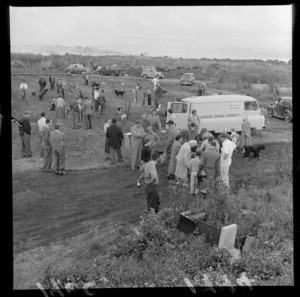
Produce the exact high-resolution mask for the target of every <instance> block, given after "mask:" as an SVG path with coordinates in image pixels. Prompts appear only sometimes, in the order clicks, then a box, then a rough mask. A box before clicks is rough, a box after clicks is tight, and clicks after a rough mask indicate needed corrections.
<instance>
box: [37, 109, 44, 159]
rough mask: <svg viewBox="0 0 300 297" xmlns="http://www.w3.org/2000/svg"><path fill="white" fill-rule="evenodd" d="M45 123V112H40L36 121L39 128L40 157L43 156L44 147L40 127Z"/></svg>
mask: <svg viewBox="0 0 300 297" xmlns="http://www.w3.org/2000/svg"><path fill="white" fill-rule="evenodd" d="M45 124H46V114H45V113H44V112H42V113H41V117H40V119H39V120H38V121H37V126H38V128H39V138H40V158H43V156H44V149H43V146H42V142H43V138H42V128H43V126H44V125H45Z"/></svg>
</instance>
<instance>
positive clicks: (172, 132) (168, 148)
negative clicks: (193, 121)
mask: <svg viewBox="0 0 300 297" xmlns="http://www.w3.org/2000/svg"><path fill="white" fill-rule="evenodd" d="M167 125H168V126H169V131H168V138H167V142H166V146H165V149H164V153H165V154H166V159H170V156H171V151H172V145H173V142H174V140H175V137H176V136H177V135H178V134H179V133H180V131H179V130H178V128H177V127H176V125H175V123H174V122H173V121H172V120H169V121H168V122H167Z"/></svg>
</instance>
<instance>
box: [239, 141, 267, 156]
mask: <svg viewBox="0 0 300 297" xmlns="http://www.w3.org/2000/svg"><path fill="white" fill-rule="evenodd" d="M244 148H245V154H244V158H249V156H250V153H253V158H257V159H258V158H259V153H260V151H262V150H265V146H264V145H263V144H255V145H244Z"/></svg>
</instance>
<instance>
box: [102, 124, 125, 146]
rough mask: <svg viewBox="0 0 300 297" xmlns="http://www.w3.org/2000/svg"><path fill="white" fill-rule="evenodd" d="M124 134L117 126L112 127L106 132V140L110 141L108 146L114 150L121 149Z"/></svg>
mask: <svg viewBox="0 0 300 297" xmlns="http://www.w3.org/2000/svg"><path fill="white" fill-rule="evenodd" d="M123 137H124V136H123V132H122V130H121V128H120V127H118V126H117V125H116V124H112V125H110V126H109V127H108V128H107V130H106V138H107V139H108V145H109V146H110V147H113V148H119V147H121V146H122V140H123Z"/></svg>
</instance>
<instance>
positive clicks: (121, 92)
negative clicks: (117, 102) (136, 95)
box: [115, 90, 125, 98]
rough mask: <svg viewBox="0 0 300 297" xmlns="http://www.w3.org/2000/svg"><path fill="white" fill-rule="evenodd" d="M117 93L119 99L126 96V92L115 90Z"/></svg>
mask: <svg viewBox="0 0 300 297" xmlns="http://www.w3.org/2000/svg"><path fill="white" fill-rule="evenodd" d="M115 93H116V95H117V97H119V95H120V96H121V97H122V98H123V95H124V93H125V91H118V90H115Z"/></svg>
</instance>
